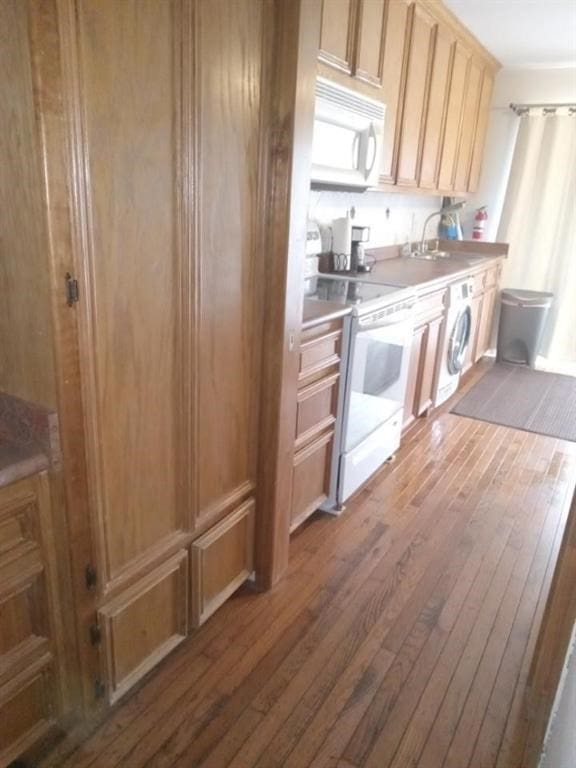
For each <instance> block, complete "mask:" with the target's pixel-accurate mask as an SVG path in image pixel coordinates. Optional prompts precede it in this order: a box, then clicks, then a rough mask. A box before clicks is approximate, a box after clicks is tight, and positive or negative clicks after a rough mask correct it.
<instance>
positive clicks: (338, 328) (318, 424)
mask: <svg viewBox="0 0 576 768" xmlns="http://www.w3.org/2000/svg"><path fill="white" fill-rule="evenodd" d="M343 339H344V325H343V319H342V318H335V319H332V320H325V319H324V320H323V319H322V318H320V319H319V320H318V322H316V323H315V324H312V325H309V326H307V327H306V328H304V330H303V331H302V335H301V339H300V350H299V373H298V390H297V393H296V399H297V405H296V426H295V434H294V459H293V468H292V496H291V503H290V530H291V531H293V530H294V529H295V528H297V527H298V526H299V525H300V524H301V523H302V522H304V520H306V518H307V517H309V516H310V515H311V514H312V513H313V512H315V511H316V510H317V509H318V508H319V507H320V506H321V505H322V504H323V503H324V502H325V501H326V499H328V497H329V495H330V484H331V472H332V459H333V455H334V450H335V445H334V443H335V437H336V424H337V418H338V413H339V409H340V408H341V398H342V396H343V392H342V387H343V381H344V375H343V373H344V366H345V361H344V360H343V358H342V348H343V347H342V343H343Z"/></svg>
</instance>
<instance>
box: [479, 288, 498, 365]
mask: <svg viewBox="0 0 576 768" xmlns="http://www.w3.org/2000/svg"><path fill="white" fill-rule="evenodd" d="M495 305H496V288H489V289H488V290H487V291H486V293H485V294H484V296H483V298H482V311H481V314H480V324H479V327H478V343H477V347H476V360H479V359H480V358H481V357H482V356H483V355H485V354H486V352H487V351H488V350H489V349H490V341H491V337H492V321H493V319H494V308H495Z"/></svg>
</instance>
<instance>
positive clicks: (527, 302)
mask: <svg viewBox="0 0 576 768" xmlns="http://www.w3.org/2000/svg"><path fill="white" fill-rule="evenodd" d="M553 298H554V294H553V293H547V292H546V291H527V290H523V289H520V288H505V289H504V290H503V291H502V303H503V304H509V305H512V306H514V307H549V306H550V305H551V304H552V299H553Z"/></svg>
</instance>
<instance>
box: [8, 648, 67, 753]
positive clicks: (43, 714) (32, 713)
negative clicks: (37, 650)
mask: <svg viewBox="0 0 576 768" xmlns="http://www.w3.org/2000/svg"><path fill="white" fill-rule="evenodd" d="M54 691H55V685H54V679H53V674H52V667H51V666H50V658H49V657H48V656H47V657H45V658H42V659H40V660H39V661H38V662H37V663H36V664H33V665H32V666H30V667H29V668H28V669H26V670H25V671H24V672H22V673H21V674H20V675H18V676H17V677H15V678H13V679H12V680H10V682H9V683H7V684H6V685H5V686H3V687H2V688H0V765H8V764H9V763H11V762H12V761H13V760H14V759H15V758H17V757H19V756H20V755H21V754H22V753H23V752H24V751H26V750H27V749H28V748H29V747H31V746H32V745H33V744H34V743H35V742H36V741H38V740H39V739H41V738H42V737H43V736H45V735H46V734H47V733H48V732H49V731H50V730H51V729H52V727H53V726H54V725H55V700H54V695H55V694H54Z"/></svg>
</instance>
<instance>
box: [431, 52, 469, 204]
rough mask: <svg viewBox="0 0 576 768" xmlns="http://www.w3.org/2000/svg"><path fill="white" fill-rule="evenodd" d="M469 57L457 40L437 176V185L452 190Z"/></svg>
mask: <svg viewBox="0 0 576 768" xmlns="http://www.w3.org/2000/svg"><path fill="white" fill-rule="evenodd" d="M469 58H470V56H469V53H468V51H467V50H466V49H465V48H464V46H463V45H462V44H461V43H460V42H459V41H457V42H456V44H455V49H454V55H453V61H452V73H451V77H450V88H449V91H448V94H449V95H448V106H447V109H446V123H445V126H444V136H443V140H442V156H441V161H440V172H439V176H438V186H439V188H440V189H442V190H449V191H451V190H454V182H455V179H456V161H457V159H458V144H459V140H460V124H461V122H462V109H463V107H464V96H465V93H466V78H467V74H468V62H469Z"/></svg>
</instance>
